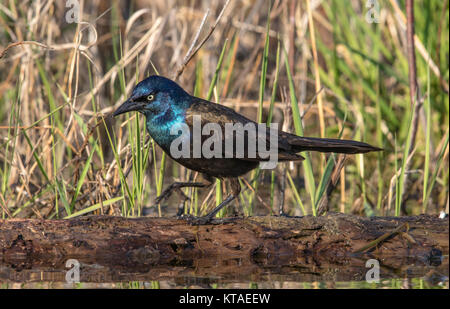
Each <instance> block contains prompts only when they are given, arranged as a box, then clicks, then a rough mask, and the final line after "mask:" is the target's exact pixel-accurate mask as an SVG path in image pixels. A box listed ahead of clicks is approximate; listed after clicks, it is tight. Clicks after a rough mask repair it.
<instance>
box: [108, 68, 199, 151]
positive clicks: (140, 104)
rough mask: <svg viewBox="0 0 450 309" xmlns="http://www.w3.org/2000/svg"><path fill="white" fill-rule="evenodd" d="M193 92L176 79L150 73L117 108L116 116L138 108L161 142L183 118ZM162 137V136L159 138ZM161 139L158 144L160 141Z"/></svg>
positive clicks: (150, 129) (152, 132)
mask: <svg viewBox="0 0 450 309" xmlns="http://www.w3.org/2000/svg"><path fill="white" fill-rule="evenodd" d="M190 105H191V96H190V95H189V94H188V93H187V92H186V91H184V90H183V88H181V87H180V86H178V84H177V83H175V82H174V81H172V80H170V79H168V78H165V77H162V76H156V75H154V76H150V77H148V78H146V79H144V80H143V81H141V82H140V83H139V84H137V85H136V87H134V89H133V92H132V93H131V96H130V97H129V98H128V100H126V101H125V102H124V103H123V104H122V105H121V106H119V108H118V109H117V110H116V111H115V112H114V114H113V115H114V116H117V115H120V114H123V113H126V112H131V111H138V112H140V113H142V114H144V115H145V117H146V124H147V130H148V131H149V133H150V135H151V136H152V137H153V138H154V139H155V140H156V141H157V142H158V139H159V140H160V142H161V143H166V142H169V141H166V138H167V136H170V134H169V131H170V128H171V127H172V126H173V125H174V124H177V123H180V122H183V121H184V115H185V112H186V109H187V108H189V106H190ZM158 137H159V138H158ZM160 142H158V144H160Z"/></svg>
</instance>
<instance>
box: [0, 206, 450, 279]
mask: <svg viewBox="0 0 450 309" xmlns="http://www.w3.org/2000/svg"><path fill="white" fill-rule="evenodd" d="M448 230H449V220H448V218H446V219H439V218H438V217H436V216H428V215H421V216H409V217H371V218H366V217H358V216H351V215H345V214H338V213H329V214H327V215H326V216H322V217H312V216H305V217H292V218H291V217H290V218H287V217H271V216H267V217H248V218H230V219H226V220H225V222H223V223H221V224H210V225H203V226H191V225H189V224H187V223H186V222H185V221H184V220H177V219H175V218H148V217H146V218H128V219H127V218H123V217H109V216H88V217H78V218H74V219H69V220H39V219H9V220H0V281H1V280H10V281H14V282H24V281H33V280H41V281H42V280H44V281H45V280H48V281H64V280H65V273H66V271H67V270H68V268H66V265H65V264H66V261H67V260H68V259H76V260H78V261H79V262H80V263H81V281H85V282H87V281H90V282H117V281H130V280H133V281H139V280H142V281H149V280H164V279H173V278H175V280H181V281H183V280H184V281H183V282H185V281H186V280H188V279H186V278H191V280H192V278H197V279H198V278H207V279H205V280H207V281H208V282H217V281H220V282H234V281H236V280H238V281H239V280H253V281H258V280H265V279H267V278H268V277H270V276H271V274H272V276H271V277H270V278H272V280H273V278H275V277H276V275H281V276H282V277H283V278H284V279H283V280H302V281H317V280H325V279H327V278H328V279H331V280H338V281H347V280H364V278H365V277H364V276H365V273H366V272H367V271H368V268H366V265H365V264H366V261H367V260H368V259H377V260H378V261H379V263H380V265H381V268H382V270H381V273H382V275H383V276H384V278H389V277H393V276H395V277H398V276H399V274H400V275H402V274H404V275H405V276H422V275H424V274H425V273H427V272H429V270H430V269H429V267H434V270H437V271H439V272H441V273H442V274H444V275H446V276H448V259H443V258H442V256H443V255H448V252H449V250H448V246H449V234H448ZM374 240H378V241H379V243H378V244H376V245H375V246H372V247H370V246H368V245H369V244H370V243H371V242H373V241H374ZM274 276H275V277H274ZM177 278H178V279H177Z"/></svg>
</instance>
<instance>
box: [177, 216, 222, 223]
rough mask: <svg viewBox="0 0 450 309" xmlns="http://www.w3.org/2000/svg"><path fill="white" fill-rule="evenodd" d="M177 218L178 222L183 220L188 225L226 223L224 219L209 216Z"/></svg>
mask: <svg viewBox="0 0 450 309" xmlns="http://www.w3.org/2000/svg"><path fill="white" fill-rule="evenodd" d="M177 218H178V219H180V220H185V221H186V222H187V223H188V224H190V225H207V224H223V223H224V222H225V221H226V219H225V218H214V217H211V216H203V217H197V216H193V215H186V214H183V215H181V216H177Z"/></svg>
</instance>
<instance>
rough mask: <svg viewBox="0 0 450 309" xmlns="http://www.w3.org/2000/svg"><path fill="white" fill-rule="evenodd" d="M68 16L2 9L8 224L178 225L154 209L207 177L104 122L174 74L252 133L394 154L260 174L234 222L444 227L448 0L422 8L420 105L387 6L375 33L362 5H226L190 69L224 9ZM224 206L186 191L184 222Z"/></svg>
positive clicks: (87, 10)
mask: <svg viewBox="0 0 450 309" xmlns="http://www.w3.org/2000/svg"><path fill="white" fill-rule="evenodd" d="M66 2H67V1H54V0H47V1H43V0H42V1H37V0H36V1H14V0H10V1H3V2H1V3H0V205H1V209H0V212H1V215H2V217H3V218H9V217H30V218H31V217H37V218H64V217H72V216H78V215H82V214H86V213H91V214H92V213H101V214H114V215H123V216H141V215H152V216H168V215H173V214H175V212H176V206H177V204H178V202H179V201H180V198H179V197H176V196H175V197H172V198H171V199H170V200H169V201H166V202H164V203H162V204H161V205H154V199H155V197H156V196H157V195H158V194H159V193H161V190H162V189H163V188H165V187H166V186H167V185H168V184H170V183H171V182H173V181H174V180H182V181H183V180H187V179H194V178H199V177H201V176H199V175H197V174H196V173H193V172H191V171H189V170H187V169H185V168H184V167H182V166H180V165H178V164H176V163H174V162H172V161H171V159H170V158H168V157H167V156H165V155H164V154H163V153H162V152H161V150H160V149H159V148H158V147H157V146H156V145H155V144H154V143H153V141H152V140H151V139H148V138H147V133H146V132H145V130H144V123H143V117H142V116H141V115H138V114H129V115H127V116H123V117H120V118H117V119H112V118H111V117H109V115H110V113H111V112H112V111H113V110H114V109H115V108H116V107H118V105H119V104H120V103H121V102H122V101H123V100H124V99H125V98H126V96H127V94H129V93H130V91H131V89H132V88H133V86H134V85H135V84H136V83H137V82H138V81H140V80H142V79H143V78H145V77H146V76H148V75H152V74H161V75H164V76H168V77H173V76H175V74H176V72H177V70H179V69H180V68H181V69H182V70H183V71H182V74H181V75H180V76H179V78H178V80H177V81H178V82H179V83H180V84H181V85H182V86H183V87H184V88H185V89H186V90H187V91H188V92H190V93H192V94H195V95H197V96H199V97H202V98H211V100H213V101H216V102H219V103H220V104H224V105H227V106H230V107H233V108H234V109H236V110H237V111H239V112H241V113H243V114H245V115H247V116H248V117H250V118H252V119H255V120H258V121H261V122H270V121H273V122H277V123H280V125H281V126H282V127H283V128H284V129H285V130H287V131H290V132H295V133H297V134H299V135H301V134H305V135H307V136H326V137H334V138H337V137H342V138H347V139H348V138H351V139H357V140H362V141H365V142H368V143H370V144H373V145H377V146H380V147H383V148H384V151H383V152H380V153H370V154H367V155H364V156H363V155H355V156H347V158H346V159H347V160H346V161H345V164H343V158H342V157H339V156H334V155H331V156H328V155H327V156H325V155H319V154H317V153H308V154H305V155H306V156H307V160H305V161H304V162H303V163H299V164H294V163H288V164H280V165H279V166H278V168H277V169H276V170H274V171H258V170H256V171H254V172H252V173H251V174H249V175H248V176H247V177H245V179H244V178H243V179H242V183H241V184H242V186H243V188H246V190H245V191H244V192H243V193H242V194H241V197H240V200H239V201H238V202H237V203H236V205H235V208H234V209H229V210H228V215H232V213H233V212H237V213H239V214H245V215H252V214H269V213H272V214H278V213H279V209H280V207H283V208H284V211H285V212H286V213H288V214H296V215H302V214H314V215H320V214H322V213H325V212H326V211H341V212H346V213H355V214H361V215H368V216H370V215H374V214H376V215H406V214H408V215H411V214H420V213H432V214H438V213H439V212H440V211H442V210H445V209H446V212H447V213H448V207H449V206H448V204H449V201H448V181H449V180H448V178H449V177H448V175H449V171H448V137H449V129H448V128H449V126H448V123H449V99H448V80H449V60H448V56H449V45H448V36H449V12H448V1H447V0H445V1H431V0H418V1H414V4H415V8H416V10H415V20H414V25H415V33H416V38H415V44H416V45H415V46H416V65H417V84H418V95H417V98H418V99H417V100H413V104H411V99H410V81H409V76H408V72H409V69H408V65H409V63H410V62H409V60H408V50H407V43H408V40H407V36H406V17H405V3H404V1H396V0H390V1H388V0H378V4H379V9H380V10H379V14H378V15H377V17H379V23H369V22H368V21H367V20H368V19H367V14H369V15H370V12H368V11H369V10H370V9H369V8H367V7H366V6H365V4H366V3H365V1H340V0H330V1H313V0H311V1H309V0H307V1H306V0H305V1H279V0H274V1H272V3H271V5H270V7H269V1H262V0H254V1H230V2H229V3H228V5H227V7H226V9H225V10H224V13H223V15H222V16H221V18H220V19H219V20H218V22H217V26H216V27H215V29H214V31H213V32H212V35H211V37H210V38H209V39H208V40H207V41H206V43H205V44H204V45H203V47H202V48H201V49H200V50H199V51H198V53H196V55H195V56H194V57H193V58H192V60H191V61H188V62H187V65H186V66H184V64H185V63H186V61H185V60H186V59H185V55H186V54H187V53H188V51H189V48H190V47H191V45H192V42H193V41H194V39H195V36H196V34H198V35H199V40H198V42H200V41H201V40H202V39H203V38H205V37H206V36H207V34H208V33H209V31H210V29H211V27H212V26H213V25H214V24H215V22H216V19H217V17H218V16H219V14H220V12H221V10H222V8H223V7H224V5H225V1H202V0H197V1H196V0H192V1H188V0H186V1H159V0H152V1H144V0H136V1H99V0H97V1H83V0H80V1H79V2H77V3H79V9H80V14H79V16H78V17H79V20H78V21H79V23H76V22H74V23H69V22H68V21H70V20H71V18H72V19H73V17H75V16H74V15H72V14H71V11H70V10H71V9H72V8H73V6H70V5H69V7H66V5H65V4H66ZM73 2H76V1H68V2H67V3H68V4H71V3H73ZM207 12H209V14H208V15H205V13H207ZM370 16H372V15H370ZM370 16H369V17H370ZM68 18H69V19H68ZM202 21H204V25H203V27H201V24H202ZM199 29H201V31H200V32H198V31H199ZM195 46H198V43H197V44H196V45H195ZM416 107H417V108H416ZM341 168H342V169H341ZM252 180H255V181H252ZM333 188H334V190H332V189H333ZM225 192H226V191H225V190H224V184H223V183H220V182H217V184H216V186H215V187H212V188H210V189H209V190H208V189H206V190H198V191H197V190H190V189H186V191H185V193H186V194H187V195H188V196H190V197H191V199H190V201H188V202H187V203H186V206H187V207H186V211H189V212H192V213H195V214H197V215H200V214H202V213H205V212H207V211H208V210H209V209H211V208H212V207H213V206H214V205H215V204H217V203H219V202H220V201H221V199H222V197H223V194H225ZM222 215H224V214H223V213H222Z"/></svg>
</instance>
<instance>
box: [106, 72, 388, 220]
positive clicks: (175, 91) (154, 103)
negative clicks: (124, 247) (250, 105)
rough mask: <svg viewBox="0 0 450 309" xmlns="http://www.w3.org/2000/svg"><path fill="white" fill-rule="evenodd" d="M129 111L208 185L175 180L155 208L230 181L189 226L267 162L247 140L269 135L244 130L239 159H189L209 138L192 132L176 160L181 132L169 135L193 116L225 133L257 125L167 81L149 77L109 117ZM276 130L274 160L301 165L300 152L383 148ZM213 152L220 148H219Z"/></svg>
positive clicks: (232, 196)
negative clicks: (177, 195) (175, 195)
mask: <svg viewBox="0 0 450 309" xmlns="http://www.w3.org/2000/svg"><path fill="white" fill-rule="evenodd" d="M132 111H137V112H139V113H141V114H143V115H144V116H145V124H146V129H147V131H148V133H149V134H150V136H151V137H152V138H153V140H154V141H155V142H156V143H157V144H158V145H159V146H160V147H161V148H162V150H163V151H164V152H166V153H167V154H168V155H169V156H170V157H171V158H172V159H173V160H175V161H176V162H178V163H179V164H181V165H183V166H185V167H187V168H188V169H191V170H193V171H197V172H200V173H202V174H203V176H204V178H205V179H206V180H207V182H208V183H202V182H175V183H173V184H171V185H170V186H169V187H168V188H167V189H166V190H164V191H163V193H162V194H161V195H160V196H158V197H157V198H156V203H157V204H158V203H160V202H161V201H162V200H163V199H166V198H167V197H168V196H169V195H170V194H171V192H172V191H174V190H177V191H179V192H181V191H180V190H179V189H180V188H183V187H206V186H208V185H210V184H211V183H213V181H214V179H215V178H218V179H221V180H227V181H228V182H229V184H230V189H231V192H230V193H229V194H228V196H227V197H226V198H225V199H224V200H223V201H222V203H220V204H219V205H218V206H216V207H215V208H214V209H213V210H212V211H211V212H209V213H208V214H206V215H205V216H203V217H194V216H185V217H187V218H188V219H189V221H190V222H191V223H192V224H198V225H201V224H207V223H209V222H211V221H212V220H213V219H214V217H215V216H216V214H217V213H218V212H219V211H220V210H221V209H222V208H224V207H225V206H227V205H228V204H230V203H231V202H232V201H233V200H234V199H236V198H237V197H238V196H239V193H240V191H241V187H240V183H239V180H238V179H239V177H240V176H243V175H244V174H246V173H247V172H249V171H251V170H253V169H255V168H256V167H257V166H258V165H259V164H260V163H261V162H263V161H267V159H264V158H262V156H261V155H259V148H258V154H257V155H256V157H255V156H250V147H249V144H250V143H251V142H255V141H252V138H253V139H256V140H257V141H256V143H259V142H262V141H264V140H267V141H268V140H269V135H270V134H274V133H266V137H267V138H264V135H261V136H262V137H261V136H260V135H257V137H255V135H253V136H252V135H251V134H249V133H248V132H247V131H244V134H243V135H244V136H243V137H244V150H243V152H244V153H243V154H241V155H238V154H237V153H236V151H235V152H233V153H231V154H230V153H228V154H227V153H225V152H226V150H222V154H223V156H213V157H211V156H206V155H204V154H203V152H202V153H200V156H198V155H197V156H193V155H192V151H193V145H194V144H195V142H196V141H197V142H199V141H200V142H201V143H204V142H205V141H206V139H208V138H209V137H211V135H208V134H206V135H201V136H200V138H198V136H197V138H194V137H193V134H192V131H189V134H188V137H189V138H188V139H186V141H187V143H188V144H189V145H188V146H189V154H190V156H187V157H185V156H175V155H174V154H173V149H171V145H173V144H174V142H175V141H176V140H177V138H179V137H180V136H181V135H182V134H181V133H179V132H178V134H174V132H173V128H174V127H176V126H178V127H182V126H184V127H185V128H188V129H190V130H192V129H193V127H194V124H195V120H196V117H198V118H197V119H200V123H201V125H202V126H203V125H206V124H208V123H213V124H216V125H218V126H219V127H220V128H222V129H223V128H225V129H226V126H227V124H233V125H240V124H241V125H254V126H255V127H257V123H256V122H254V121H252V120H250V119H248V118H247V117H245V116H243V115H241V114H239V113H237V112H236V111H234V110H233V109H231V108H229V107H226V106H224V105H221V104H218V103H214V102H210V101H208V100H204V99H201V98H198V97H195V96H192V95H190V94H189V93H188V92H186V91H185V90H184V89H183V88H182V87H181V86H179V85H178V84H177V83H176V82H174V81H173V80H171V79H169V78H166V77H163V76H160V75H152V76H149V77H147V78H146V79H144V80H142V81H141V82H139V83H138V84H137V85H136V86H135V87H134V89H133V91H132V93H131V95H130V96H129V97H128V99H127V100H126V101H125V102H124V103H122V104H121V105H120V106H119V107H118V108H117V109H116V110H115V111H114V113H113V116H114V117H116V116H118V115H121V114H123V113H127V112H132ZM275 132H276V133H275V137H277V142H276V143H272V144H270V146H271V147H272V148H273V149H275V151H276V154H277V157H278V158H277V160H278V161H279V162H286V161H301V160H303V159H304V157H303V156H301V155H299V154H298V153H299V152H303V151H318V152H334V153H344V154H356V153H366V152H370V151H379V150H382V149H381V148H378V147H375V146H372V145H369V144H367V143H363V142H359V141H353V140H341V139H332V138H316V137H302V136H297V135H294V134H291V133H288V132H284V131H281V130H279V131H275ZM202 133H205V132H202ZM239 134H241V133H239ZM237 135H238V133H236V136H234V135H233V138H232V142H233V143H236V139H237ZM241 135H242V134H241ZM225 137H226V135H225V134H222V135H219V137H218V138H219V139H222V140H220V141H219V142H222V143H223V142H224V139H225ZM216 138H217V137H216ZM218 148H219V150H220V148H221V147H218ZM222 148H226V147H222Z"/></svg>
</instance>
